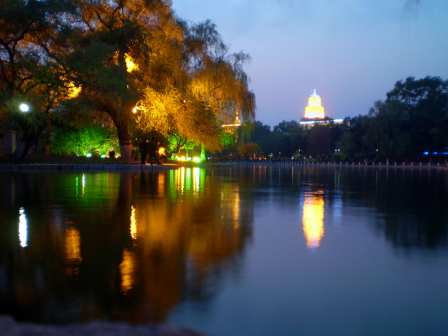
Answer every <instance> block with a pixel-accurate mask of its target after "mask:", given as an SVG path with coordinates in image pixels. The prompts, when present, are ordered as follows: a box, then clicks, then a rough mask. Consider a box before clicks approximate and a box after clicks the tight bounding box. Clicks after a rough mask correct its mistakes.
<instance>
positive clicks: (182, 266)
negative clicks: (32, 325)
mask: <svg viewBox="0 0 448 336" xmlns="http://www.w3.org/2000/svg"><path fill="white" fill-rule="evenodd" d="M211 174H213V172H210V171H209V172H207V171H205V170H201V169H198V168H193V169H190V168H184V169H179V170H177V171H170V172H166V173H165V172H163V173H153V172H142V173H130V172H129V173H107V172H99V173H91V174H87V173H86V174H54V175H52V174H42V175H39V174H36V175H35V174H8V177H7V180H9V179H10V180H11V181H12V183H11V184H10V185H11V186H12V187H14V190H15V194H14V196H11V195H8V197H6V198H5V197H4V201H5V202H2V203H1V204H0V213H5V211H6V212H7V211H8V210H7V209H8V208H10V207H12V205H13V204H25V206H26V209H27V213H26V215H25V210H24V209H25V207H23V208H20V209H17V210H16V211H18V213H19V215H18V217H19V218H17V215H16V217H15V223H16V224H15V225H16V226H15V227H16V228H17V222H18V223H19V237H18V238H19V239H17V236H18V235H17V231H15V239H12V236H11V235H10V234H9V233H8V230H9V229H8V220H6V221H5V222H4V225H3V224H2V225H0V237H6V236H8V237H10V238H9V239H5V238H3V239H2V244H0V267H1V268H3V269H5V272H6V273H7V274H8V275H7V278H8V279H13V278H14V279H21V280H20V281H19V280H18V281H7V282H6V283H5V284H2V285H4V286H5V290H4V291H2V292H1V293H0V300H1V302H2V303H4V304H2V305H1V306H2V308H0V313H9V314H13V315H15V317H16V318H17V319H19V320H21V319H26V320H34V321H38V322H47V323H66V322H79V321H86V320H90V319H102V318H104V317H105V316H107V318H108V319H111V320H124V321H128V322H132V323H143V322H162V321H164V320H165V319H166V316H167V314H168V313H169V312H170V311H171V309H172V308H173V307H175V306H176V305H177V304H179V303H180V302H181V301H182V300H185V299H187V298H190V299H192V300H196V301H208V300H211V298H212V297H214V296H215V294H216V291H217V289H218V287H217V286H216V284H217V283H219V282H220V281H221V280H220V279H221V278H222V277H223V276H224V274H225V273H226V272H228V271H229V269H228V267H224V266H223V265H233V266H232V267H231V268H232V269H233V271H232V272H235V271H237V269H238V268H239V266H238V265H239V260H240V258H241V256H242V254H243V252H244V249H245V244H246V241H247V238H248V237H250V235H251V232H252V230H251V229H250V227H251V225H252V223H251V219H252V214H251V208H250V207H245V210H244V211H241V210H240V204H241V197H240V190H239V188H238V186H237V184H230V185H229V184H227V183H222V182H221V181H219V180H216V179H213V178H209V177H210V175H211ZM4 181H5V180H4V179H3V176H2V175H0V185H1V184H3V183H4ZM42 186H45V190H46V193H45V195H44V196H43V197H42V198H29V197H28V195H35V194H36V193H35V192H36V191H38V190H40V189H41V188H42ZM4 196H6V195H4ZM16 214H17V212H16ZM7 218H10V219H14V214H13V213H11V214H10V215H7V216H5V219H7ZM16 230H17V229H16ZM29 232H31V233H32V234H31V235H30V236H28V235H29ZM15 242H18V244H16V243H15ZM25 246H27V249H24V250H23V253H22V254H17V247H20V248H21V247H25ZM9 256H14V258H13V259H10V257H9ZM36 267H37V268H36ZM37 269H38V270H37ZM17 293H22V294H21V295H20V296H18V295H17Z"/></svg>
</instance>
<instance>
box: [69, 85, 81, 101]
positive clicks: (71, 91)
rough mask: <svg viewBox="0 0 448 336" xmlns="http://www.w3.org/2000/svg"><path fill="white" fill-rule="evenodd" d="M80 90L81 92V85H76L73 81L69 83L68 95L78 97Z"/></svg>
mask: <svg viewBox="0 0 448 336" xmlns="http://www.w3.org/2000/svg"><path fill="white" fill-rule="evenodd" d="M80 92H81V87H76V86H75V85H74V84H73V83H70V86H69V87H68V96H69V97H70V98H76V97H78V95H79V93H80Z"/></svg>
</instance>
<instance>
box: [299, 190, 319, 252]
mask: <svg viewBox="0 0 448 336" xmlns="http://www.w3.org/2000/svg"><path fill="white" fill-rule="evenodd" d="M303 232H304V234H305V238H306V245H307V246H308V248H315V247H319V244H320V240H321V239H322V237H323V235H324V200H323V198H322V197H319V196H318V195H317V196H316V195H314V194H311V193H305V202H304V204H303Z"/></svg>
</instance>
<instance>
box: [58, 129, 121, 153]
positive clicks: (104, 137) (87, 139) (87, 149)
mask: <svg viewBox="0 0 448 336" xmlns="http://www.w3.org/2000/svg"><path fill="white" fill-rule="evenodd" d="M117 147H118V138H117V133H116V131H115V130H114V129H111V128H110V127H102V126H101V125H98V124H90V125H83V126H82V127H80V128H79V129H71V130H66V129H62V130H60V131H59V132H57V134H56V136H55V138H54V139H53V151H54V152H59V153H61V154H71V153H75V154H76V155H78V156H79V155H82V156H86V155H87V153H96V154H98V155H101V154H106V153H107V151H108V150H110V149H111V148H112V149H114V150H116V148H117Z"/></svg>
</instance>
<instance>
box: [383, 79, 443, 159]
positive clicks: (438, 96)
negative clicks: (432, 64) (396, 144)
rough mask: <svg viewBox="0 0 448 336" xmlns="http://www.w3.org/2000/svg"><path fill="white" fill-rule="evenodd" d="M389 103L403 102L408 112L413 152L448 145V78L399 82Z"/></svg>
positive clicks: (435, 149)
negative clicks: (445, 79) (447, 135)
mask: <svg viewBox="0 0 448 336" xmlns="http://www.w3.org/2000/svg"><path fill="white" fill-rule="evenodd" d="M386 103H395V106H396V107H397V106H399V105H398V104H401V105H402V106H403V107H401V106H400V107H399V108H400V109H403V110H404V112H402V113H405V114H406V117H405V118H406V120H407V123H406V125H404V127H405V128H406V130H407V131H408V132H409V134H410V137H411V139H412V143H411V147H412V148H413V150H412V154H413V156H414V157H418V156H419V155H421V154H422V152H423V151H441V150H445V149H446V148H447V147H448V138H447V137H446V134H447V132H448V81H444V80H442V79H441V78H440V77H429V76H428V77H425V78H422V79H419V80H415V78H414V77H409V78H407V79H406V80H405V81H398V82H397V83H396V84H395V87H394V88H393V89H392V90H391V91H389V92H388V93H387V100H386Z"/></svg>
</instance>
